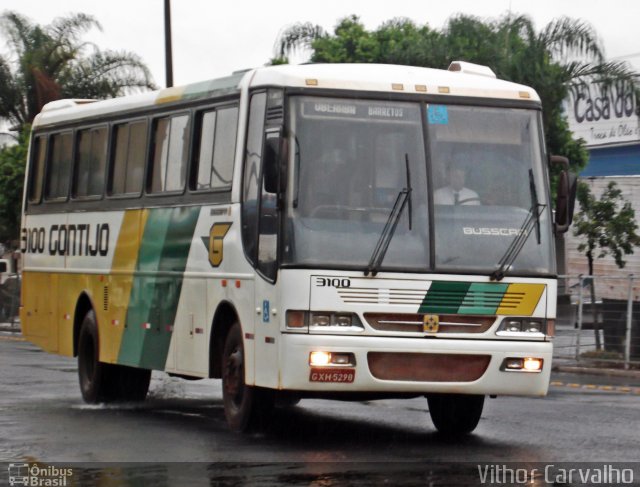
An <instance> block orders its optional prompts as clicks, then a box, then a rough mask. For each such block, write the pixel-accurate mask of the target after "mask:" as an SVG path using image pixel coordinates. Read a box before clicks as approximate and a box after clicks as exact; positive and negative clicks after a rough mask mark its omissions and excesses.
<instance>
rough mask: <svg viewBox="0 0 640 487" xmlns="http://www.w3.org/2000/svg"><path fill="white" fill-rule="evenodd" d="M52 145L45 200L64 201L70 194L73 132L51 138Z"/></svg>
mask: <svg viewBox="0 0 640 487" xmlns="http://www.w3.org/2000/svg"><path fill="white" fill-rule="evenodd" d="M51 144H52V148H51V156H50V159H49V165H48V168H47V184H46V188H45V198H46V199H48V200H55V199H64V198H66V197H67V195H68V193H69V176H70V175H71V149H72V145H73V134H72V133H71V132H66V133H63V134H55V135H53V136H52V137H51Z"/></svg>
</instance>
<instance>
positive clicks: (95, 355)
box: [78, 310, 151, 404]
mask: <svg viewBox="0 0 640 487" xmlns="http://www.w3.org/2000/svg"><path fill="white" fill-rule="evenodd" d="M98 343H99V342H98V325H97V323H96V317H95V313H94V312H93V310H90V311H89V312H87V314H86V315H85V317H84V320H82V325H81V326H80V334H79V337H78V378H79V381H80V391H81V393H82V398H83V399H84V400H85V402H88V403H90V404H96V403H99V402H117V401H142V400H144V398H145V397H146V396H147V391H148V390H149V382H150V380H151V371H150V370H147V369H138V368H135V367H127V366H124V365H115V364H106V363H104V362H100V360H99V348H98Z"/></svg>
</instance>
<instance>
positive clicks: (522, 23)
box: [275, 15, 634, 173]
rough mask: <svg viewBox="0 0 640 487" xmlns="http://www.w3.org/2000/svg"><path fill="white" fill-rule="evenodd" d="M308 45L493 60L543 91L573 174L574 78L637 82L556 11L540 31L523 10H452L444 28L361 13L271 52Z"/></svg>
mask: <svg viewBox="0 0 640 487" xmlns="http://www.w3.org/2000/svg"><path fill="white" fill-rule="evenodd" d="M300 48H308V49H311V61H312V62H330V63H344V62H364V63H389V64H404V65H413V66H425V67H432V68H441V69H446V68H447V67H448V65H449V63H450V62H451V61H453V60H456V59H460V60H466V61H470V62H475V63H478V64H485V65H488V66H490V67H491V68H492V69H493V70H494V72H495V73H496V75H497V76H498V77H500V78H502V79H506V80H510V81H513V82H516V83H521V84H525V85H528V86H532V87H533V88H534V89H535V90H536V91H537V92H538V94H539V95H540V98H541V100H542V106H543V117H544V118H543V122H544V128H545V134H546V140H547V147H548V148H549V151H550V152H551V153H555V154H562V155H565V156H567V157H568V158H569V160H570V161H571V164H572V169H573V171H574V172H576V173H578V172H579V171H580V169H582V168H583V167H584V166H585V165H586V163H587V160H588V153H587V151H586V149H585V147H584V143H583V142H582V141H580V140H574V139H573V137H572V135H571V132H570V131H569V127H568V124H567V121H566V118H565V117H564V115H563V113H562V103H563V101H564V100H565V99H566V97H567V95H568V90H569V88H570V85H571V84H572V83H582V82H584V80H585V79H596V80H603V81H607V80H613V79H618V80H620V79H622V80H627V81H630V82H634V73H633V72H632V71H631V69H630V68H629V66H628V64H626V63H624V62H606V61H605V56H604V51H603V48H602V45H601V43H600V42H599V40H598V36H597V33H596V32H595V30H594V29H593V28H592V27H591V26H590V25H589V24H587V23H586V22H583V21H581V20H575V19H570V18H566V17H563V18H560V19H557V20H554V21H552V22H551V23H549V24H548V25H546V26H545V27H544V28H543V29H542V30H541V31H539V32H537V31H536V29H535V27H534V24H533V22H532V21H531V19H530V18H529V17H527V16H523V15H521V16H512V15H507V16H504V17H502V18H500V19H498V20H487V21H485V20H481V19H478V18H476V17H472V16H468V15H457V16H454V17H452V18H451V19H450V20H449V21H448V23H447V24H446V25H445V26H444V27H443V28H442V29H441V30H434V29H431V28H430V27H429V26H428V25H426V24H425V25H424V26H419V25H416V24H415V23H414V22H412V21H411V20H408V19H393V20H391V21H388V22H385V23H384V24H382V25H381V26H380V27H379V28H378V29H376V30H374V31H368V30H366V29H365V27H364V25H363V24H362V23H361V22H360V20H359V19H358V17H356V16H350V17H347V18H345V19H342V20H341V21H340V22H339V23H338V24H337V26H336V27H335V29H334V32H333V34H330V33H327V32H326V31H324V30H323V29H322V28H321V27H319V26H314V25H313V24H310V23H301V24H296V25H293V26H292V27H290V28H288V29H286V30H285V31H284V32H282V34H281V35H280V38H279V40H278V41H277V44H276V53H275V59H277V60H278V62H282V60H283V59H286V57H287V56H288V55H290V54H292V53H293V52H295V51H296V50H297V49H300Z"/></svg>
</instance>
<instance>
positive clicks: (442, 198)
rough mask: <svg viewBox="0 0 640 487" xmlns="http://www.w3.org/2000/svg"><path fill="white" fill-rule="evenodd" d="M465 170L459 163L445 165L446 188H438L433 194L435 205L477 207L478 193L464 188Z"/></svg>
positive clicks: (478, 202) (478, 201)
mask: <svg viewBox="0 0 640 487" xmlns="http://www.w3.org/2000/svg"><path fill="white" fill-rule="evenodd" d="M466 176H467V175H466V170H465V168H464V166H462V165H461V164H460V163H457V162H453V163H449V164H448V165H447V182H448V184H447V186H444V187H442V188H439V189H437V190H436V191H435V193H434V194H433V200H434V203H435V204H436V205H479V204H480V198H479V197H478V193H476V192H475V191H473V190H472V189H469V188H466V187H465V186H464V185H465V180H466Z"/></svg>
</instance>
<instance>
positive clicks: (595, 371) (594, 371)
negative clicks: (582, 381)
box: [551, 365, 640, 380]
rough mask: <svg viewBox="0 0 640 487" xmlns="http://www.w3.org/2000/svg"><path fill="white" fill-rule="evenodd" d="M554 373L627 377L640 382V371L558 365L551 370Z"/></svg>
mask: <svg viewBox="0 0 640 487" xmlns="http://www.w3.org/2000/svg"><path fill="white" fill-rule="evenodd" d="M551 370H552V371H553V372H566V373H570V374H589V375H601V376H608V377H627V378H632V379H638V380H640V370H621V369H602V368H598V367H578V366H569V365H558V366H555V367H553V368H552V369H551Z"/></svg>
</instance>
